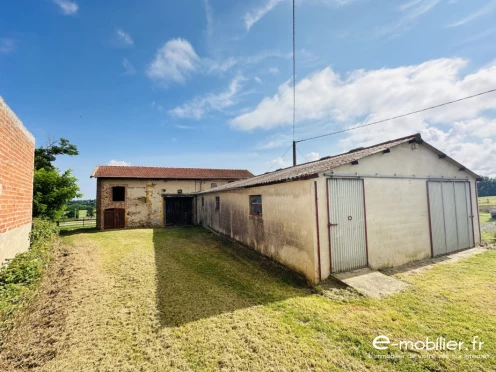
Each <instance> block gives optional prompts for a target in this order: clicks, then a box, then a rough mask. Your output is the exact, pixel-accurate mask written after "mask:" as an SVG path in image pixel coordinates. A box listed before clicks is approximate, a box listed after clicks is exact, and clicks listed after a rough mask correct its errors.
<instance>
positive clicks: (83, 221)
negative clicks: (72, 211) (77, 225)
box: [83, 217, 84, 227]
mask: <svg viewBox="0 0 496 372" xmlns="http://www.w3.org/2000/svg"><path fill="white" fill-rule="evenodd" d="M83 227H84V217H83Z"/></svg>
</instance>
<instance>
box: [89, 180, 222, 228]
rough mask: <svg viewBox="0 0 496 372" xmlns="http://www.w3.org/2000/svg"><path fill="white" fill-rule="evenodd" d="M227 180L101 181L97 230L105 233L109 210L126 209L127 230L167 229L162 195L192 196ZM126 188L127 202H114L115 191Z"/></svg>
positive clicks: (98, 185) (98, 189) (98, 184)
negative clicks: (104, 223) (104, 218)
mask: <svg viewBox="0 0 496 372" xmlns="http://www.w3.org/2000/svg"><path fill="white" fill-rule="evenodd" d="M227 182H228V181H226V180H208V181H200V180H146V179H114V178H99V179H98V181H97V221H96V222H97V227H98V228H100V229H103V214H104V211H105V209H108V208H124V209H125V210H126V212H125V221H126V227H161V226H164V222H165V221H164V210H163V209H164V204H163V196H162V195H163V194H168V195H174V194H177V195H179V193H178V190H182V195H184V194H192V193H194V192H197V191H200V190H206V189H210V188H211V184H212V183H216V184H217V186H220V185H223V184H226V183H227ZM115 186H123V187H124V188H125V190H126V197H125V201H123V202H114V201H112V187H115Z"/></svg>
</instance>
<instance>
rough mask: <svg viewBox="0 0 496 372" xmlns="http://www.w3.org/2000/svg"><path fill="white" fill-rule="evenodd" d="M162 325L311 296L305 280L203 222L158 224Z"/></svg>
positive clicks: (156, 241)
mask: <svg viewBox="0 0 496 372" xmlns="http://www.w3.org/2000/svg"><path fill="white" fill-rule="evenodd" d="M153 243H154V249H155V265H156V280H157V290H156V291H157V293H156V303H157V310H158V312H159V318H160V324H161V326H162V327H178V326H181V325H184V324H186V323H189V322H193V321H197V320H200V319H204V318H209V317H212V316H217V315H220V314H223V313H228V312H233V311H235V310H239V309H245V308H249V307H253V306H257V305H264V304H268V303H271V302H277V301H282V300H286V299H289V298H293V297H301V296H307V295H309V294H311V293H313V288H312V287H310V286H309V285H308V284H307V282H306V280H305V279H303V278H302V277H299V276H298V275H297V274H295V273H294V272H292V271H290V270H289V269H287V268H285V267H283V266H282V265H279V264H277V263H275V262H273V261H271V260H269V259H268V258H265V257H263V256H261V255H260V254H258V253H257V252H256V251H254V250H251V249H249V248H246V247H243V246H241V245H240V244H237V243H235V242H232V241H229V240H227V239H224V238H221V237H218V236H216V235H214V234H212V233H211V232H210V231H208V230H206V229H204V228H202V227H182V228H171V229H163V228H157V229H154V230H153Z"/></svg>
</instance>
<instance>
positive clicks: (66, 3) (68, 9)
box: [53, 0, 79, 15]
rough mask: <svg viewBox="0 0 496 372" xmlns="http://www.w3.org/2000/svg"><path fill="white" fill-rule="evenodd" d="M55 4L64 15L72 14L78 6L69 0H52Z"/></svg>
mask: <svg viewBox="0 0 496 372" xmlns="http://www.w3.org/2000/svg"><path fill="white" fill-rule="evenodd" d="M53 2H54V3H55V4H57V5H58V6H59V7H60V9H61V10H62V13H64V14H65V15H73V14H76V13H77V11H78V9H79V6H78V4H77V3H76V2H75V1H70V0H53Z"/></svg>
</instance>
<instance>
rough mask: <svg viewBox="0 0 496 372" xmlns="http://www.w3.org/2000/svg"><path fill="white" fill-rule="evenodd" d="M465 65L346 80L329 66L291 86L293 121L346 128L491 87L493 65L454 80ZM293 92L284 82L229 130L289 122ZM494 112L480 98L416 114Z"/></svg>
mask: <svg viewBox="0 0 496 372" xmlns="http://www.w3.org/2000/svg"><path fill="white" fill-rule="evenodd" d="M466 65H467V61H466V60H463V59H459V58H451V59H449V58H447V59H437V60H432V61H428V62H425V63H421V64H419V65H412V66H402V67H397V68H383V69H380V70H370V71H366V70H356V71H353V72H351V73H349V74H348V75H347V76H346V77H344V78H343V77H341V76H340V75H338V74H336V73H335V72H334V71H333V70H332V68H331V67H326V68H325V69H323V70H321V71H317V72H316V73H314V74H312V75H310V76H307V77H306V78H304V79H302V80H301V81H300V82H298V83H297V85H296V107H297V110H296V114H297V121H298V122H301V121H308V120H329V119H332V120H333V121H336V120H337V121H339V122H341V123H346V122H347V121H354V120H357V119H360V118H363V117H365V116H367V115H370V114H375V113H378V115H380V116H378V117H374V120H375V119H377V120H378V119H381V118H386V117H389V116H394V115H396V114H401V113H404V112H408V111H414V110H417V109H419V108H423V107H426V106H430V105H432V104H435V103H443V102H445V101H450V100H453V99H457V98H460V97H463V96H467V95H470V94H474V93H478V92H480V91H482V90H484V89H491V88H493V87H494V86H496V65H493V66H487V67H485V68H482V69H480V70H479V71H477V72H475V73H473V74H469V75H466V76H464V77H459V75H460V72H461V70H462V69H463V68H464V67H465V66H466ZM292 105H293V92H292V88H291V86H290V84H289V81H287V82H286V83H284V84H282V85H281V86H280V87H279V92H278V93H277V94H275V95H274V96H272V97H265V98H264V99H263V100H262V101H261V102H260V103H259V104H258V106H257V107H256V108H255V109H253V110H251V111H249V112H247V113H245V114H243V115H239V116H237V117H235V118H234V119H233V120H232V121H231V125H232V126H233V127H234V128H236V129H240V130H252V129H255V128H263V129H270V128H274V127H278V126H283V125H290V124H291V123H292ZM489 108H496V101H495V100H494V99H493V100H490V99H487V98H486V99H485V98H484V97H481V98H479V99H474V100H472V101H471V102H470V104H467V105H463V104H458V105H453V106H451V107H450V109H449V110H446V109H439V110H433V111H429V112H427V113H424V114H420V116H418V117H420V118H422V117H429V118H431V119H435V120H436V121H437V122H446V121H449V120H460V119H467V118H473V117H474V116H475V115H476V114H478V113H479V112H481V111H482V110H484V109H489Z"/></svg>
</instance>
